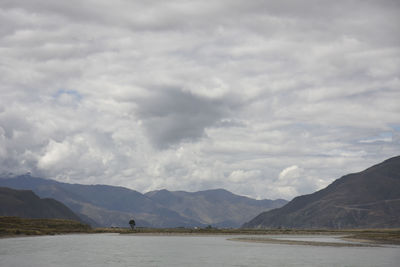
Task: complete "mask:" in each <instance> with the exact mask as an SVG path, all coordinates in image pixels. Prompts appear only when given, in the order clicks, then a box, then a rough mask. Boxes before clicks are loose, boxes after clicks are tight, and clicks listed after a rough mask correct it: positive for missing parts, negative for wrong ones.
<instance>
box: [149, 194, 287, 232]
mask: <svg viewBox="0 0 400 267" xmlns="http://www.w3.org/2000/svg"><path fill="white" fill-rule="evenodd" d="M146 196H148V197H149V198H151V199H152V200H154V201H156V202H157V203H159V204H163V205H166V206H168V208H169V209H171V210H173V211H175V212H177V213H179V214H181V215H182V216H186V217H189V218H193V219H194V220H196V221H199V222H200V223H202V224H206V225H208V224H210V225H213V226H217V227H239V226H240V225H241V224H242V222H245V221H247V220H249V219H251V218H253V217H254V216H255V215H257V214H259V213H260V212H261V211H265V210H267V209H273V208H276V207H281V206H283V205H284V204H286V203H287V201H286V200H282V199H279V200H269V199H264V200H255V199H251V198H248V197H244V196H238V195H235V194H233V193H231V192H229V191H227V190H224V189H214V190H205V191H199V192H185V191H168V190H158V191H152V192H148V193H146Z"/></svg>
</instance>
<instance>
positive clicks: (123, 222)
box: [0, 175, 286, 227]
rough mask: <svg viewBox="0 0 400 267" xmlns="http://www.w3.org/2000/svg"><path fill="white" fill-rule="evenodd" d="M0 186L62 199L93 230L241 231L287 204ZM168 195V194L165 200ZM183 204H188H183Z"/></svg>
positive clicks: (37, 183)
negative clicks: (248, 222) (134, 227)
mask: <svg viewBox="0 0 400 267" xmlns="http://www.w3.org/2000/svg"><path fill="white" fill-rule="evenodd" d="M0 186H7V187H11V188H16V189H30V190H33V191H34V192H35V193H36V194H38V195H39V196H41V197H51V198H54V199H57V200H59V201H61V202H63V203H64V204H65V205H67V206H68V207H69V208H71V209H72V210H73V211H74V212H75V213H76V214H78V215H79V216H80V217H81V218H83V219H84V220H85V221H87V222H90V224H91V225H92V226H107V227H109V226H123V227H126V226H128V221H129V220H130V219H132V218H134V219H135V221H136V223H137V225H138V226H145V227H193V226H198V227H204V226H207V225H209V224H211V225H213V226H224V227H238V226H240V225H241V224H243V222H245V221H246V220H249V219H250V218H252V217H254V216H255V215H257V214H259V213H260V212H262V211H265V210H269V209H271V208H275V207H278V206H282V205H283V204H285V203H286V201H284V200H277V201H271V200H254V199H249V198H245V197H241V196H237V195H234V194H232V193H230V192H228V191H225V190H207V191H202V192H195V193H188V192H183V191H180V192H171V194H168V192H169V191H167V190H161V191H153V192H149V193H147V194H145V195H143V194H141V193H140V192H137V191H135V190H131V189H128V188H124V187H116V186H108V185H81V184H67V183H60V182H57V181H54V180H49V179H42V178H36V177H32V176H30V175H22V176H16V177H12V178H7V177H6V178H0ZM163 192H166V193H167V194H166V195H165V196H164V197H163V196H162V195H163ZM224 196H229V197H228V198H226V197H224ZM179 199H184V201H183V202H182V203H178V202H179ZM239 200H240V201H239ZM244 200H246V201H244ZM230 201H232V202H230ZM241 201H242V202H241ZM245 203H246V204H245Z"/></svg>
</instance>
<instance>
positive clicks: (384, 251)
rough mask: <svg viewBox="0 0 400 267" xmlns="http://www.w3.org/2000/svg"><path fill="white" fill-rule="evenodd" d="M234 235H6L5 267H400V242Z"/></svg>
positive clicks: (0, 257)
mask: <svg viewBox="0 0 400 267" xmlns="http://www.w3.org/2000/svg"><path fill="white" fill-rule="evenodd" d="M232 237H233V236H190V235H189V236H138V235H118V234H91V235H87V234H82V235H60V236H39V237H20V238H4V239H0V266H9V267H14V266H15V267H25V266H30V267H35V266H38V267H39V266H40V267H42V266H87V267H91V266H96V267H97V266H398V263H399V262H400V247H399V246H385V247H374V248H371V247H362V248H360V247H356V248H353V247H351V248H349V247H346V248H336V247H311V246H300V245H282V244H260V243H246V242H234V241H229V240H227V239H228V238H232ZM235 237H237V236H235ZM276 237H277V236H274V238H276ZM286 237H287V236H282V238H286ZM320 238H327V239H329V240H330V238H331V237H320ZM315 239H316V237H313V240H315ZM317 241H320V240H317Z"/></svg>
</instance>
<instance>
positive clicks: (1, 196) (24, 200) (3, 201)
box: [0, 187, 81, 221]
mask: <svg viewBox="0 0 400 267" xmlns="http://www.w3.org/2000/svg"><path fill="white" fill-rule="evenodd" d="M0 216H17V217H22V218H47V219H49V218H58V219H69V220H75V221H81V219H80V218H79V217H78V216H77V215H76V214H75V213H73V212H72V211H71V210H70V209H69V208H68V207H66V206H65V205H64V204H62V203H61V202H59V201H57V200H54V199H51V198H45V199H41V198H39V197H38V196H37V195H36V194H35V193H33V192H32V191H31V190H14V189H11V188H7V187H0Z"/></svg>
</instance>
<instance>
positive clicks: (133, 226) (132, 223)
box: [129, 219, 136, 230]
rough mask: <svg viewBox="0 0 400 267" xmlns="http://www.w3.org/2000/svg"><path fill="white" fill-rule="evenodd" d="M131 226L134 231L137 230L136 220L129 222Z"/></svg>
mask: <svg viewBox="0 0 400 267" xmlns="http://www.w3.org/2000/svg"><path fill="white" fill-rule="evenodd" d="M129 225H130V226H131V228H132V230H133V229H135V225H136V222H135V220H134V219H132V220H130V221H129Z"/></svg>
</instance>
